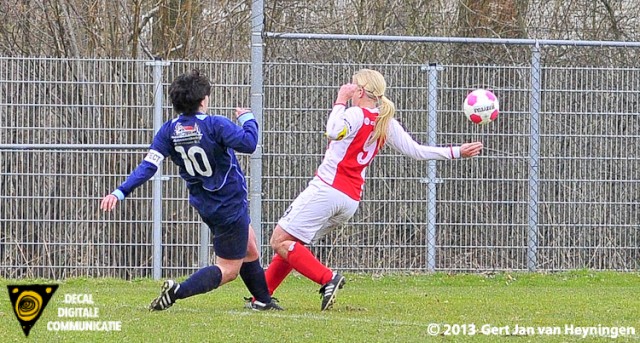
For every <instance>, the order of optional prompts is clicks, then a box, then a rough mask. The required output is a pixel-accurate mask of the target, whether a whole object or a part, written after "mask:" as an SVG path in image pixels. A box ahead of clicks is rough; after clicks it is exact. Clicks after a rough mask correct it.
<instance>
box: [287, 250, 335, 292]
mask: <svg viewBox="0 0 640 343" xmlns="http://www.w3.org/2000/svg"><path fill="white" fill-rule="evenodd" d="M287 261H288V262H289V264H290V265H291V266H292V267H293V269H295V270H297V271H298V272H299V273H300V274H302V275H304V276H306V277H307V278H309V279H310V280H311V281H314V282H315V283H317V284H320V285H324V284H325V283H327V282H329V281H331V279H332V278H333V272H332V271H331V269H329V268H327V267H326V266H325V265H324V264H322V263H320V261H318V259H317V258H316V257H315V256H313V254H312V253H311V251H309V249H307V247H305V246H304V245H302V244H300V243H294V245H293V248H292V249H291V250H290V251H289V255H288V256H287Z"/></svg>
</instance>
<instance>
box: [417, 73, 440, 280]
mask: <svg viewBox="0 0 640 343" xmlns="http://www.w3.org/2000/svg"><path fill="white" fill-rule="evenodd" d="M442 69H443V68H442V67H440V66H438V65H437V64H435V63H431V64H429V65H428V66H423V67H422V70H423V71H426V72H427V73H428V76H427V77H428V84H427V97H428V102H427V108H428V110H427V117H428V124H429V125H428V129H427V144H428V145H436V144H437V130H438V127H437V125H438V71H440V70H442ZM436 167H437V164H436V161H434V160H430V161H428V162H427V178H426V180H424V182H425V183H426V184H427V237H426V240H427V241H426V245H427V271H428V272H434V271H435V270H436V184H437V183H440V182H442V180H438V179H437V177H436V171H437V170H436Z"/></svg>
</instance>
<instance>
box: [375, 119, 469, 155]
mask: <svg viewBox="0 0 640 343" xmlns="http://www.w3.org/2000/svg"><path fill="white" fill-rule="evenodd" d="M387 143H389V145H391V147H392V148H394V149H395V150H397V151H398V152H400V153H402V154H404V155H406V156H409V157H411V158H414V159H416V160H450V159H454V158H460V147H457V146H449V147H434V146H427V145H420V144H418V142H416V141H414V140H413V138H411V136H409V134H408V133H407V131H405V130H404V128H402V125H400V123H398V121H397V120H395V119H392V120H391V122H390V123H389V128H388V129H387Z"/></svg>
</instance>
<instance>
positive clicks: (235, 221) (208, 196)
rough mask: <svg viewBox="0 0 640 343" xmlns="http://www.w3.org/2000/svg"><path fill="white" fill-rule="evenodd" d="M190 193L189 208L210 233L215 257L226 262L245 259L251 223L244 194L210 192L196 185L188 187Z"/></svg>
mask: <svg viewBox="0 0 640 343" xmlns="http://www.w3.org/2000/svg"><path fill="white" fill-rule="evenodd" d="M189 193H190V194H189V202H190V203H191V206H193V207H194V208H195V209H196V210H198V213H199V214H200V217H201V218H202V221H203V222H204V223H205V224H207V226H209V229H210V230H211V233H212V234H213V248H214V250H215V253H216V255H217V256H220V257H222V258H225V259H228V260H239V259H243V258H245V256H247V243H248V240H249V224H250V223H251V219H250V218H249V208H248V206H247V199H246V192H244V193H243V192H242V189H241V190H228V191H227V192H210V191H207V190H205V189H203V188H202V187H199V186H195V187H190V188H189Z"/></svg>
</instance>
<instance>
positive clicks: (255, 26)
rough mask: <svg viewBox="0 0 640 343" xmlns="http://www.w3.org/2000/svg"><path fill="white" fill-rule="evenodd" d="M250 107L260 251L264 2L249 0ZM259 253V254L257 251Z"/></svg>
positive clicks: (255, 223)
mask: <svg viewBox="0 0 640 343" xmlns="http://www.w3.org/2000/svg"><path fill="white" fill-rule="evenodd" d="M251 13H252V16H251V110H252V111H253V115H254V116H255V118H256V121H257V122H258V128H259V129H258V147H257V149H256V151H255V152H254V153H253V154H251V157H250V163H249V170H250V172H251V175H250V178H251V179H250V183H251V184H250V187H249V192H250V193H249V200H250V204H249V206H250V207H249V214H250V217H251V223H252V226H253V228H254V230H255V233H256V241H257V244H258V251H260V252H262V130H263V128H262V123H263V120H262V101H263V75H262V73H263V69H262V62H263V58H264V57H263V53H264V51H263V50H264V43H263V38H262V31H263V29H264V1H263V0H254V1H253V2H252V3H251ZM260 255H261V256H262V253H261V254H260Z"/></svg>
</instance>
